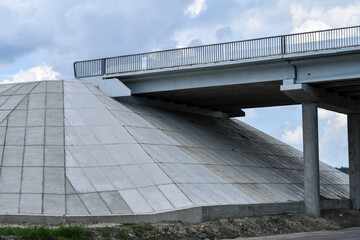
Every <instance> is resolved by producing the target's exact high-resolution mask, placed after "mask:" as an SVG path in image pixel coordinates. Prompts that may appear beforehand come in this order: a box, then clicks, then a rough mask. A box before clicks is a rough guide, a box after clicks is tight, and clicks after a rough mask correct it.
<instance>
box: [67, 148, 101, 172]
mask: <svg viewBox="0 0 360 240" xmlns="http://www.w3.org/2000/svg"><path fill="white" fill-rule="evenodd" d="M66 151H69V152H70V154H71V155H72V157H73V159H74V160H75V161H76V164H77V165H78V166H80V167H97V166H98V164H97V162H96V161H95V160H94V159H93V157H92V156H91V154H90V153H89V151H88V148H87V147H86V146H67V147H66ZM67 162H68V159H67V160H66V163H67ZM66 165H67V166H68V164H66Z"/></svg>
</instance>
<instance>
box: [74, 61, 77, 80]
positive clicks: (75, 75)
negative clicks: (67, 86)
mask: <svg viewBox="0 0 360 240" xmlns="http://www.w3.org/2000/svg"><path fill="white" fill-rule="evenodd" d="M73 66H74V77H75V78H77V74H76V62H74V64H73Z"/></svg>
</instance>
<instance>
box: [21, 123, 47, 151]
mask: <svg viewBox="0 0 360 240" xmlns="http://www.w3.org/2000/svg"><path fill="white" fill-rule="evenodd" d="M44 131H45V129H44V127H27V128H26V142H25V144H26V145H39V146H42V145H44V138H45V137H44Z"/></svg>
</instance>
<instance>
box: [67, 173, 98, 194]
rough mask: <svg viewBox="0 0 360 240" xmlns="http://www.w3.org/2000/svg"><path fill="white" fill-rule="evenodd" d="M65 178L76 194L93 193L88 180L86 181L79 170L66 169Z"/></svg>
mask: <svg viewBox="0 0 360 240" xmlns="http://www.w3.org/2000/svg"><path fill="white" fill-rule="evenodd" d="M66 176H67V178H68V180H69V182H70V184H71V185H72V186H73V187H74V189H75V190H76V192H78V193H87V192H94V191H95V189H94V187H93V186H92V185H91V183H90V181H89V179H87V177H86V175H85V174H84V173H83V171H82V170H81V169H80V168H66Z"/></svg>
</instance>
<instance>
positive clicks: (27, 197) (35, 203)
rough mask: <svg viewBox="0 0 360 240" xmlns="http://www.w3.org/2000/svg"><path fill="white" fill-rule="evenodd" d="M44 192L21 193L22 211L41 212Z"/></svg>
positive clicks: (29, 212)
mask: <svg viewBox="0 0 360 240" xmlns="http://www.w3.org/2000/svg"><path fill="white" fill-rule="evenodd" d="M41 208H42V194H21V197H20V212H21V213H25V214H41Z"/></svg>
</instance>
